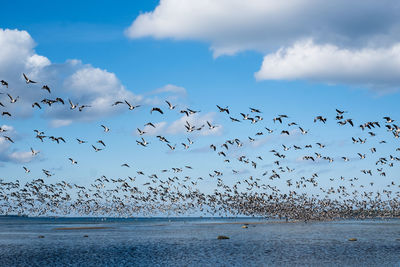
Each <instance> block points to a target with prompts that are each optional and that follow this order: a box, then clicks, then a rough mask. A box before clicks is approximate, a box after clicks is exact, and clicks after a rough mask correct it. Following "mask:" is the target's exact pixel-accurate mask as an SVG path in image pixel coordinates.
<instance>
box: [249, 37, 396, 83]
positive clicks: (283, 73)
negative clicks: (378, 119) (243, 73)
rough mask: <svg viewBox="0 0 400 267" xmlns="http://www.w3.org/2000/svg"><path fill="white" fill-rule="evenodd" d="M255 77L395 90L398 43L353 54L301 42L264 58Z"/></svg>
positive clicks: (353, 52) (334, 47)
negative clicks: (304, 80)
mask: <svg viewBox="0 0 400 267" xmlns="http://www.w3.org/2000/svg"><path fill="white" fill-rule="evenodd" d="M255 77H256V78H257V79H258V80H266V79H268V80H282V79H288V80H295V79H308V80H313V81H319V82H321V81H322V82H327V83H342V84H355V85H361V86H365V87H369V88H374V89H382V90H390V89H395V88H397V86H398V85H399V83H400V43H398V44H395V45H393V46H390V47H387V48H362V49H353V50H352V49H342V48H339V47H337V46H335V45H317V44H315V43H314V42H312V41H311V40H308V41H302V42H298V43H295V44H294V45H293V46H291V47H288V48H285V49H280V50H279V51H277V52H276V53H273V54H268V55H266V56H265V57H264V60H263V63H262V66H261V69H260V70H259V71H258V72H257V73H256V74H255Z"/></svg>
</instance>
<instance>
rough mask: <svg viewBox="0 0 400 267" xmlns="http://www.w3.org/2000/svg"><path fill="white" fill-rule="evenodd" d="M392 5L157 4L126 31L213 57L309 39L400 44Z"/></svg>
mask: <svg viewBox="0 0 400 267" xmlns="http://www.w3.org/2000/svg"><path fill="white" fill-rule="evenodd" d="M399 8H400V6H399V3H398V1H395V0H382V1H375V0H354V1H346V0H337V1H335V2H334V3H333V2H332V3H327V2H325V1H319V0H291V1H275V0H248V1H243V0H162V1H160V3H159V5H158V6H157V7H156V8H155V9H154V10H153V11H151V12H145V13H143V14H141V15H139V16H138V17H137V18H136V19H135V20H134V21H133V23H132V25H131V26H130V27H129V28H127V29H126V32H125V33H126V35H127V36H128V37H130V38H142V37H153V38H157V39H162V38H173V39H177V40H201V41H206V42H210V43H211V48H212V50H213V51H214V53H215V55H216V56H218V55H221V54H233V53H236V52H238V51H243V50H249V49H252V50H258V51H263V52H264V51H268V50H271V49H273V50H274V49H277V48H279V47H281V46H287V45H290V44H292V43H293V42H294V41H296V40H298V39H304V38H313V39H314V40H317V41H318V43H335V44H338V43H340V44H343V45H365V44H366V43H369V42H378V41H379V42H385V43H390V42H393V41H394V40H397V41H399V39H400V35H399V34H398V33H399V29H400V26H399V25H400V17H399V16H398V14H399Z"/></svg>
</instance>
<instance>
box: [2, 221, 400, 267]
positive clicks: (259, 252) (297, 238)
mask: <svg viewBox="0 0 400 267" xmlns="http://www.w3.org/2000/svg"><path fill="white" fill-rule="evenodd" d="M246 222H248V223H250V224H249V225H248V228H247V229H245V228H242V225H243V224H244V223H246ZM82 226H83V227H89V226H95V227H108V228H106V229H84V230H57V229H56V228H62V227H82ZM85 235H87V237H85ZM218 235H225V236H228V237H230V239H226V240H217V236H218ZM39 236H44V237H43V238H39ZM349 238H357V241H355V242H351V241H349V240H348V239H349ZM0 266H400V220H397V219H393V220H366V221H359V220H347V221H331V222H308V223H304V222H298V223H282V222H271V221H265V220H261V219H254V218H253V219H251V218H240V219H238V218H137V219H110V218H108V219H107V220H103V219H100V218H27V217H0Z"/></svg>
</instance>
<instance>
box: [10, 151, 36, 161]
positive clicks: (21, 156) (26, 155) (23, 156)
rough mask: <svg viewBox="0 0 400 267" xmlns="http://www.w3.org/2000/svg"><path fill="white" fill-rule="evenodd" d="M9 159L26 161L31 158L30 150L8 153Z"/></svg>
mask: <svg viewBox="0 0 400 267" xmlns="http://www.w3.org/2000/svg"><path fill="white" fill-rule="evenodd" d="M8 158H9V159H10V161H13V162H16V163H28V162H31V161H32V160H33V158H34V157H33V155H32V152H30V151H15V152H12V153H11V154H10V155H8Z"/></svg>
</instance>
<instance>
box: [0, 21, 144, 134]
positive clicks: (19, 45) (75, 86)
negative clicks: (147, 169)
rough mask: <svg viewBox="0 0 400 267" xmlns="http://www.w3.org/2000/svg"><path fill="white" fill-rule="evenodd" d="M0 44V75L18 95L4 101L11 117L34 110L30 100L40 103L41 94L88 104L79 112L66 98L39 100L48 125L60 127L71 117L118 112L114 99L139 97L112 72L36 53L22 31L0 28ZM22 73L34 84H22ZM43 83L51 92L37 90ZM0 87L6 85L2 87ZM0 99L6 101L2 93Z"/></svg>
mask: <svg viewBox="0 0 400 267" xmlns="http://www.w3.org/2000/svg"><path fill="white" fill-rule="evenodd" d="M0 47H1V48H2V49H1V50H0V78H1V79H4V80H6V81H7V82H8V83H9V92H10V94H12V96H13V97H16V96H19V97H20V98H19V100H18V102H17V103H15V104H7V107H6V108H7V110H8V111H9V112H10V113H11V114H12V115H13V117H15V116H16V117H18V116H29V115H31V114H32V112H34V109H32V107H31V105H32V103H33V102H39V103H40V101H41V100H42V99H43V98H50V99H54V98H55V97H61V98H63V99H64V100H65V101H66V102H67V99H71V100H72V101H73V102H74V103H79V104H80V105H88V106H90V107H89V108H85V109H83V111H82V112H79V111H78V110H77V109H76V110H70V109H69V105H68V102H67V103H66V105H64V106H63V105H61V104H59V103H57V104H53V105H52V106H51V107H48V106H46V105H45V104H41V105H42V108H46V111H45V112H44V113H43V116H44V118H48V119H50V120H51V121H50V125H52V126H56V127H60V126H65V125H68V124H70V123H72V122H73V121H91V120H95V119H98V118H101V117H105V116H110V115H113V114H116V113H118V112H122V111H123V110H124V109H123V108H122V107H120V106H117V107H112V106H111V104H112V103H113V102H115V101H117V100H124V99H126V100H128V101H130V102H132V103H136V102H139V101H141V100H142V97H140V96H136V95H134V94H133V93H132V92H130V91H128V90H127V89H126V88H125V87H124V86H123V85H122V83H121V82H120V80H119V79H118V78H117V77H116V75H115V74H114V73H111V72H108V71H107V70H104V69H100V68H95V67H93V66H91V65H89V64H83V63H82V62H81V61H80V60H76V59H73V60H67V61H66V62H64V63H61V64H57V63H52V62H50V60H49V59H48V58H46V57H44V56H42V55H38V54H37V53H36V52H35V50H34V48H35V42H34V40H33V39H32V37H31V36H30V35H29V33H28V32H26V31H19V30H8V29H5V30H3V29H0ZM22 73H26V74H27V76H28V77H29V78H30V79H32V80H34V81H37V84H26V83H25V80H24V79H23V77H22ZM44 84H46V85H48V86H49V87H50V88H51V90H52V93H51V95H50V94H48V93H47V92H45V91H44V90H41V87H42V86H43V85H44ZM1 90H2V91H5V90H7V89H6V88H5V87H2V88H1ZM11 90H12V91H11ZM0 101H2V103H3V104H4V103H9V101H8V98H7V95H5V94H4V95H3V96H2V98H1V99H0Z"/></svg>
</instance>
